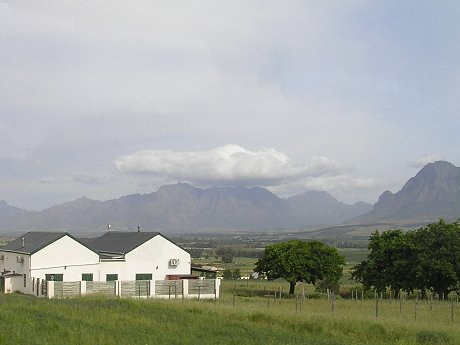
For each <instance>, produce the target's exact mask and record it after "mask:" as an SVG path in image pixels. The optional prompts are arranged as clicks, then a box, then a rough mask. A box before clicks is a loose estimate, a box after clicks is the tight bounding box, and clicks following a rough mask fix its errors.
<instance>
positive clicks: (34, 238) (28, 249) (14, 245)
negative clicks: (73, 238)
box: [0, 231, 70, 254]
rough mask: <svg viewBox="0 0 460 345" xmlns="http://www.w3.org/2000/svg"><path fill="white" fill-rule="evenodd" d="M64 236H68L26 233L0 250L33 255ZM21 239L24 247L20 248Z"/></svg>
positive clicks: (54, 233)
mask: <svg viewBox="0 0 460 345" xmlns="http://www.w3.org/2000/svg"><path fill="white" fill-rule="evenodd" d="M65 235H68V236H70V235H69V234H68V233H66V232H45V231H36V232H35V231H34V232H28V233H26V234H24V235H22V236H20V237H18V238H17V239H15V240H14V241H13V242H10V243H8V244H7V245H6V246H3V247H0V250H6V251H11V252H17V253H24V254H33V253H36V252H38V251H39V250H40V249H42V248H44V247H46V246H47V245H49V244H51V243H53V242H54V241H57V240H58V239H60V238H61V237H64V236H65ZM22 239H24V247H23V246H22Z"/></svg>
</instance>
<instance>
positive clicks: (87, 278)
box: [81, 273, 93, 282]
mask: <svg viewBox="0 0 460 345" xmlns="http://www.w3.org/2000/svg"><path fill="white" fill-rule="evenodd" d="M81 280H82V281H85V282H92V281H93V274H92V273H82V275H81Z"/></svg>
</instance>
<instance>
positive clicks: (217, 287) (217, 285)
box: [214, 279, 221, 298]
mask: <svg viewBox="0 0 460 345" xmlns="http://www.w3.org/2000/svg"><path fill="white" fill-rule="evenodd" d="M220 283H221V281H220V279H216V280H215V283H214V284H215V285H214V286H215V289H216V298H220Z"/></svg>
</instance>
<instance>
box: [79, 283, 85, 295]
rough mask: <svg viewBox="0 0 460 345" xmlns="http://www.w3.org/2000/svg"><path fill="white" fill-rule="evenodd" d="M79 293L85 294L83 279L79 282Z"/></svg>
mask: <svg viewBox="0 0 460 345" xmlns="http://www.w3.org/2000/svg"><path fill="white" fill-rule="evenodd" d="M80 295H82V296H83V295H86V281H84V280H82V281H81V282H80Z"/></svg>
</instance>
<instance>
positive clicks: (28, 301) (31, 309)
mask: <svg viewBox="0 0 460 345" xmlns="http://www.w3.org/2000/svg"><path fill="white" fill-rule="evenodd" d="M230 287H231V285H228V286H224V289H223V292H224V295H223V297H222V298H221V299H220V300H218V301H215V302H214V301H197V300H194V301H181V300H177V301H174V300H136V299H116V298H105V297H84V298H75V299H63V300H44V299H37V298H34V297H29V296H21V295H15V294H13V295H0V344H31V345H32V344H88V345H90V344H133V345H135V344H171V345H172V344H238V345H243V344H264V345H266V344H319V345H354V344H369V345H373V344H375V345H377V344H397V345H406V344H407V345H412V344H414V345H415V344H435V345H436V344H439V345H441V344H452V345H453V344H460V331H459V328H458V325H459V324H460V315H459V314H460V313H458V311H457V308H458V307H457V305H455V313H454V317H455V319H454V324H451V314H450V313H451V309H450V308H451V304H450V303H440V302H439V303H437V304H435V305H434V306H432V307H430V306H429V305H428V303H421V304H420V305H419V306H418V308H419V309H418V314H417V316H418V317H417V320H415V317H414V306H413V305H412V302H410V301H407V302H406V303H405V304H404V306H403V311H402V315H400V311H399V303H396V302H394V301H393V303H392V304H390V303H389V302H384V303H382V305H381V306H380V311H379V317H378V318H376V317H375V302H374V301H372V300H371V301H365V302H364V303H363V304H362V305H361V303H360V302H357V301H351V300H337V301H336V303H335V308H334V309H335V311H334V312H333V311H332V307H331V304H330V303H329V302H328V301H327V300H325V299H314V300H313V299H310V300H305V301H304V302H303V303H302V306H301V309H300V305H299V304H298V305H297V308H296V302H295V299H283V300H276V301H274V300H273V298H271V299H270V300H269V299H268V297H236V298H235V305H234V306H233V296H232V293H230V291H231V288H230ZM273 287H275V286H273ZM237 288H238V289H241V287H237ZM431 309H432V310H431ZM296 310H297V311H296ZM457 318H458V319H457Z"/></svg>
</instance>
